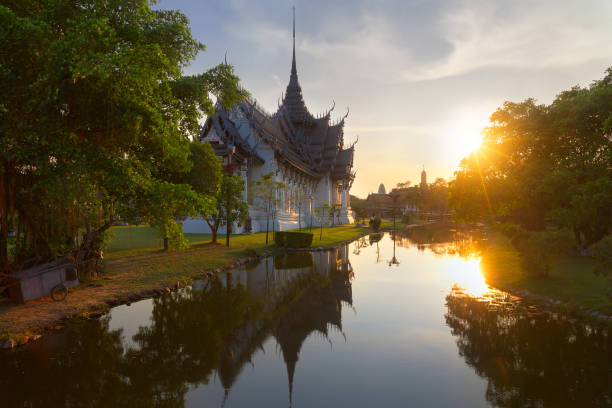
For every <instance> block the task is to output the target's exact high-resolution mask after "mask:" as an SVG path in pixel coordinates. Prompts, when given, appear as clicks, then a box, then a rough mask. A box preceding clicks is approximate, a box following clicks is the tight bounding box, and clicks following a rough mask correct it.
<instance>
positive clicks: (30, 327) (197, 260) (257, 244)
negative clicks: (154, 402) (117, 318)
mask: <svg viewBox="0 0 612 408" xmlns="http://www.w3.org/2000/svg"><path fill="white" fill-rule="evenodd" d="M135 228H137V227H135ZM142 231H144V230H137V229H134V230H133V231H132V232H135V233H136V234H138V233H140V235H142V236H143V237H145V236H146V235H147V233H146V232H142ZM369 232H371V230H370V229H369V228H365V227H355V226H339V227H333V228H323V234H322V239H319V236H320V234H319V233H320V230H315V229H313V233H314V234H315V236H314V239H313V243H312V249H313V250H316V249H318V248H321V249H325V248H332V247H334V246H337V245H341V244H344V243H346V242H349V241H352V240H354V239H356V238H358V237H360V236H362V235H364V234H366V233H369ZM192 238H193V237H192ZM201 238H208V237H207V236H203V237H201ZM143 239H144V240H145V241H144V242H146V239H148V238H142V237H141V238H140V240H141V241H142V240H143ZM218 240H219V243H217V244H213V243H211V242H197V241H195V242H192V243H191V244H190V246H189V248H188V249H186V250H183V251H177V252H163V251H161V250H159V249H133V250H124V251H118V250H115V251H114V252H111V253H110V254H107V255H106V257H105V262H104V264H105V272H104V274H102V275H101V277H100V278H99V279H97V280H95V281H92V282H89V283H84V284H82V285H80V286H79V287H78V288H75V289H74V290H71V291H70V293H69V294H68V296H67V298H66V300H64V301H62V302H53V301H52V300H51V299H50V298H44V299H39V300H36V301H32V302H28V303H26V304H23V305H21V304H14V303H10V302H9V301H8V300H7V299H3V300H2V301H0V347H3V346H4V347H5V348H11V347H13V346H16V345H19V344H24V343H27V342H28V341H31V340H35V339H37V338H38V337H40V336H41V335H42V334H43V333H44V332H46V331H49V330H57V329H61V328H62V327H63V324H64V323H65V322H66V321H67V320H69V319H73V318H88V317H99V316H101V315H103V314H105V313H106V312H108V310H110V308H111V307H114V306H117V305H120V304H129V303H131V302H134V301H137V300H141V299H146V298H151V297H155V296H158V295H161V294H163V293H165V292H170V291H173V290H176V289H178V288H180V287H183V286H186V285H188V284H190V283H191V282H192V281H193V280H195V279H202V278H205V277H207V276H210V275H211V274H213V273H216V272H221V271H222V270H227V269H231V268H234V267H236V266H239V265H244V264H248V263H255V262H257V261H258V260H259V259H260V258H262V257H265V256H269V255H272V254H274V253H276V252H279V251H283V249H280V248H277V247H275V246H273V245H272V234H270V235H269V245H266V243H265V233H256V234H251V235H235V236H232V237H231V241H230V244H231V246H230V247H229V248H228V247H226V246H225V245H224V242H225V236H224V235H219V238H218ZM115 248H121V246H120V245H116V246H115Z"/></svg>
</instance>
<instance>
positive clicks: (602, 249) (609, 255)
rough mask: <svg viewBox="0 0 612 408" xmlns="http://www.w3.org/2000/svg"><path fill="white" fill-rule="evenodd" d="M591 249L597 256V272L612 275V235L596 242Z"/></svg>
mask: <svg viewBox="0 0 612 408" xmlns="http://www.w3.org/2000/svg"><path fill="white" fill-rule="evenodd" d="M590 250H591V252H592V254H593V258H595V273H596V274H597V275H603V276H608V277H612V235H607V236H606V237H605V238H603V239H601V240H600V241H598V242H596V243H594V244H593V245H592V246H591V248H590Z"/></svg>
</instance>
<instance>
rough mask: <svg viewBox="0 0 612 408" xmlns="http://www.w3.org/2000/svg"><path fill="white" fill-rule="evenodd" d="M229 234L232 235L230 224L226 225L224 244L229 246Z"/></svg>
mask: <svg viewBox="0 0 612 408" xmlns="http://www.w3.org/2000/svg"><path fill="white" fill-rule="evenodd" d="M230 235H232V224H228V225H227V232H226V234H225V246H227V247H229V242H230Z"/></svg>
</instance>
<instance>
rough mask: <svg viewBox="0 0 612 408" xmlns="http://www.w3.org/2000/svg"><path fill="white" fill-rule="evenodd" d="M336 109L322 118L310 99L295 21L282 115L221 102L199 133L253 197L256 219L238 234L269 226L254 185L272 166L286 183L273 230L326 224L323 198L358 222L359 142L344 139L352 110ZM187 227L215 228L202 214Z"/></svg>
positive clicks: (343, 219) (345, 218)
mask: <svg viewBox="0 0 612 408" xmlns="http://www.w3.org/2000/svg"><path fill="white" fill-rule="evenodd" d="M332 110H333V107H332V108H331V109H330V110H329V111H328V112H326V113H325V114H323V115H322V116H318V117H315V116H313V115H312V114H311V113H310V112H309V111H308V108H307V107H306V104H305V103H304V99H303V97H302V89H301V87H300V84H299V82H298V76H297V69H296V63H295V19H294V25H293V60H292V65H291V75H290V77H289V84H288V85H287V90H286V92H285V95H284V97H283V100H282V103H280V105H279V107H278V110H277V111H276V113H274V114H268V113H266V112H265V111H264V110H263V109H262V108H261V107H260V106H258V105H257V103H256V102H254V101H252V100H246V101H243V102H241V103H239V104H237V105H235V106H234V107H232V108H231V109H226V108H224V107H223V106H221V105H219V104H218V105H217V107H216V111H215V114H214V115H212V116H210V117H209V118H208V119H207V120H206V123H205V124H204V126H203V127H202V131H201V133H200V140H201V141H202V142H203V143H210V144H211V145H212V146H213V148H214V150H215V153H216V154H217V156H219V157H222V158H223V160H224V162H225V163H228V160H229V161H231V163H232V164H233V165H235V166H234V167H233V168H234V169H235V174H239V175H240V176H241V177H243V178H244V180H245V191H244V198H245V200H246V201H247V202H248V203H249V214H250V217H249V220H248V222H247V223H246V225H243V226H241V227H237V226H234V228H233V232H234V233H244V232H259V231H265V230H266V216H265V213H263V212H261V211H258V210H257V207H258V206H257V203H256V202H255V200H256V199H255V198H254V197H251V196H250V195H249V186H251V185H252V184H253V182H254V181H256V180H258V179H259V178H260V177H261V176H262V175H264V174H266V173H269V172H273V173H274V175H275V179H276V180H277V181H281V182H283V183H285V184H286V185H287V189H286V190H285V191H279V192H278V201H279V203H280V205H279V206H278V208H277V209H276V215H275V217H274V220H271V221H270V225H269V229H270V230H271V231H272V230H273V229H274V230H276V231H284V230H290V229H295V228H298V224H299V223H298V217H299V218H300V221H301V224H302V227H304V226H310V225H313V226H317V225H320V224H319V222H318V221H317V217H316V216H315V209H316V208H317V207H320V206H321V205H322V203H325V204H327V205H329V206H332V207H334V208H336V209H337V210H338V211H337V212H338V216H337V217H336V218H335V223H336V224H348V223H352V222H353V216H352V211H351V209H350V203H349V191H350V188H351V185H352V183H353V180H354V178H355V173H354V172H353V170H352V169H353V155H354V147H355V144H354V143H353V144H352V145H351V146H348V147H345V145H344V120H345V119H346V116H347V115H348V112H347V115H344V116H343V117H342V118H341V119H339V120H337V121H335V122H332V121H331V118H330V115H331V112H332ZM300 209H301V210H300ZM300 213H301V216H300V215H299V214H300ZM272 222H273V223H274V225H272ZM324 225H328V222H325V223H324ZM183 230H184V232H186V233H207V232H210V229H209V227H208V224H207V223H206V222H205V221H204V220H201V219H187V220H185V222H184V224H183ZM219 232H225V230H223V231H221V229H220V231H219Z"/></svg>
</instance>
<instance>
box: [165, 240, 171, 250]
mask: <svg viewBox="0 0 612 408" xmlns="http://www.w3.org/2000/svg"><path fill="white" fill-rule="evenodd" d="M169 249H170V243H169V240H168V237H165V238H164V251H166V252H168V250H169Z"/></svg>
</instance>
